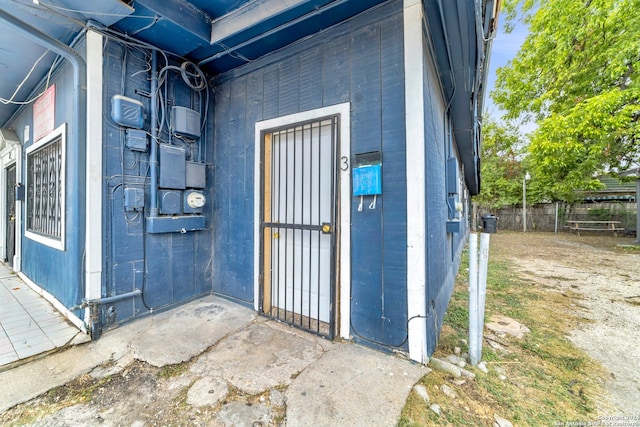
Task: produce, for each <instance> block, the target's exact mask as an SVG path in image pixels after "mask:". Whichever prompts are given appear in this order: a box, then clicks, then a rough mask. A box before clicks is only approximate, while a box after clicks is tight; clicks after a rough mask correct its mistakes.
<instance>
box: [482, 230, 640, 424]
mask: <svg viewBox="0 0 640 427" xmlns="http://www.w3.org/2000/svg"><path fill="white" fill-rule="evenodd" d="M634 240H635V239H633V238H624V237H614V236H603V235H601V234H600V235H591V236H586V235H583V236H580V237H578V236H576V235H569V234H567V233H560V234H557V235H554V234H553V233H527V234H526V235H523V233H517V232H500V233H498V234H495V235H493V237H492V245H491V250H492V251H493V250H500V251H507V252H508V258H509V259H510V260H511V261H512V262H513V263H514V264H515V265H516V266H517V269H518V270H519V273H520V274H521V276H522V277H523V278H525V279H526V280H530V281H531V282H532V284H533V283H535V284H537V285H539V286H544V287H546V288H548V289H550V290H556V291H558V292H565V291H567V290H571V291H573V292H575V293H577V294H578V295H580V298H579V299H578V300H575V301H573V303H571V305H570V306H569V307H567V310H571V311H572V312H574V313H575V314H577V315H578V316H579V317H580V318H582V319H584V322H580V324H579V325H577V327H576V328H575V329H574V330H573V331H572V332H571V335H570V336H569V338H570V339H571V341H572V342H573V343H574V344H575V345H576V346H577V347H579V348H581V349H583V350H584V351H586V352H587V353H588V354H589V355H590V356H591V357H592V358H593V359H595V360H597V361H599V362H600V363H601V364H602V365H603V366H604V367H605V368H606V369H607V370H608V371H609V372H610V377H609V379H608V380H607V381H606V384H605V389H606V390H607V392H608V394H609V396H603V399H608V400H610V402H611V404H613V405H614V406H615V407H616V408H617V409H618V411H619V413H620V414H622V415H627V416H640V399H638V396H640V250H638V249H635V250H632V249H630V248H624V245H632V244H633V241H634ZM573 292H572V294H573Z"/></svg>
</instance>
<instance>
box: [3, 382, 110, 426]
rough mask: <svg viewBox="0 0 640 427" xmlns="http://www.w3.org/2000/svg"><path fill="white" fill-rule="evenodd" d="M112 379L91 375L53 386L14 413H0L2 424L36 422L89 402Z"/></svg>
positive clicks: (12, 424)
mask: <svg viewBox="0 0 640 427" xmlns="http://www.w3.org/2000/svg"><path fill="white" fill-rule="evenodd" d="M109 381H111V377H105V378H103V379H101V380H96V379H94V378H92V377H91V376H89V375H83V376H81V377H78V378H76V379H75V380H73V381H71V382H70V383H68V384H65V385H63V386H60V387H56V388H53V389H51V390H49V391H47V392H46V393H44V394H43V395H41V396H40V397H38V398H36V399H34V400H33V401H30V402H27V403H23V404H21V405H18V406H17V407H16V408H14V410H13V412H12V414H11V415H10V416H9V414H8V413H5V414H0V425H3V426H7V427H13V426H23V425H30V424H34V423H35V422H36V421H38V420H40V419H42V418H45V417H47V416H49V415H51V414H54V413H56V412H58V411H60V410H61V409H63V408H67V407H70V406H74V405H79V404H86V403H89V402H90V401H91V399H92V397H93V394H94V392H95V391H96V390H97V389H98V388H99V387H101V386H103V385H104V384H106V383H108V382H109ZM3 415H4V416H3Z"/></svg>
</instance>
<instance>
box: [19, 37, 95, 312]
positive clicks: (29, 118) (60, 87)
mask: <svg viewBox="0 0 640 427" xmlns="http://www.w3.org/2000/svg"><path fill="white" fill-rule="evenodd" d="M84 43H85V42H84V40H82V41H80V43H79V44H78V46H76V48H75V49H76V50H77V51H78V53H80V54H81V55H82V56H84V55H85V45H84ZM50 83H51V84H55V85H56V89H55V119H54V128H58V127H59V126H60V125H62V124H63V123H66V124H67V128H66V158H65V159H66V165H65V168H66V171H65V176H66V179H65V193H66V194H65V196H66V202H65V203H66V206H65V217H66V229H65V230H64V232H63V237H64V240H65V250H64V251H61V250H58V249H54V248H52V247H49V246H46V245H43V244H41V243H39V242H36V241H34V240H31V239H30V238H27V237H24V232H25V229H26V209H25V205H26V203H23V204H22V211H21V212H20V215H22V218H23V222H22V230H19V232H20V233H22V236H23V238H22V253H21V259H22V261H21V268H22V272H23V273H24V274H25V276H27V277H28V278H29V279H31V280H32V281H33V282H34V283H35V284H36V285H38V286H40V287H41V288H43V289H45V290H46V291H47V292H49V293H50V294H52V295H53V296H54V297H55V298H56V299H57V300H58V301H60V302H61V303H62V304H64V305H65V306H67V307H71V306H73V305H76V304H79V303H80V302H81V299H82V298H83V297H84V287H83V279H84V278H83V275H82V254H83V251H84V216H83V213H82V212H80V211H78V210H77V209H74V208H73V206H74V204H76V203H79V204H80V205H81V206H84V205H83V203H84V202H83V201H84V190H83V188H84V178H83V176H82V175H81V172H83V171H84V168H85V162H84V156H83V154H84V136H83V135H81V138H82V141H81V145H80V147H81V153H82V155H81V156H80V158H79V159H78V161H79V163H77V162H76V161H75V159H74V156H73V152H74V151H75V150H76V148H77V147H78V145H77V144H78V141H77V135H75V134H74V120H75V115H74V105H75V95H74V87H73V67H72V66H71V65H70V64H69V63H68V62H67V61H62V65H61V68H60V69H59V70H58V71H56V72H54V73H53V77H52V80H51V82H50ZM42 89H44V88H41V89H40V90H42ZM7 125H8V126H10V127H12V128H14V129H15V130H16V134H17V135H18V137H19V138H20V140H21V142H22V144H23V145H22V158H23V160H26V149H27V148H28V147H30V146H31V145H32V144H33V143H34V142H35V141H34V139H33V138H34V122H33V105H32V104H30V105H27V106H25V107H24V108H22V109H21V111H20V113H18V115H17V116H16V118H15V119H14V120H13V121H12V122H11V123H8V124H7ZM25 126H29V129H30V130H29V140H28V141H24V140H23V137H24V129H25ZM79 126H80V129H81V130H82V129H84V128H83V127H86V123H84V122H83V123H80V124H79ZM26 169H27V167H26V161H25V162H24V163H23V172H22V176H17V177H16V178H17V181H18V182H19V183H22V184H23V185H25V184H26V174H27V171H26ZM27 191H29V190H28V189H27Z"/></svg>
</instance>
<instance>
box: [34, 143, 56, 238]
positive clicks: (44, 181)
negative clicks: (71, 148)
mask: <svg viewBox="0 0 640 427" xmlns="http://www.w3.org/2000/svg"><path fill="white" fill-rule="evenodd" d="M62 161H63V159H62V137H58V138H55V139H53V140H52V141H51V142H49V143H47V144H46V145H43V146H42V147H40V148H38V149H37V150H34V151H32V152H31V153H29V154H28V156H27V230H29V231H32V232H34V233H37V234H41V235H43V236H47V237H50V238H53V239H56V240H61V239H62V209H63V208H62V184H63V182H62V180H63V173H64V171H63V170H62Z"/></svg>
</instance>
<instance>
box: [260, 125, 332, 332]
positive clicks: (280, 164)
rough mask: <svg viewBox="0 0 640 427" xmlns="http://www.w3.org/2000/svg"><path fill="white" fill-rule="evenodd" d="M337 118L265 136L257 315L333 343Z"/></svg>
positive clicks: (273, 132) (285, 129) (281, 130)
mask: <svg viewBox="0 0 640 427" xmlns="http://www.w3.org/2000/svg"><path fill="white" fill-rule="evenodd" d="M337 129H338V117H337V116H334V117H329V118H327V119H321V120H318V121H313V122H307V123H298V124H295V125H292V126H289V127H286V128H284V129H279V130H274V131H272V132H271V133H268V134H266V135H265V137H264V140H263V143H264V150H263V158H262V164H263V170H262V176H263V197H264V199H263V204H262V224H261V226H262V227H261V232H262V233H261V234H262V244H261V247H262V262H261V277H262V286H261V311H262V313H263V314H265V315H267V316H270V317H273V318H276V319H278V320H280V321H284V322H286V323H289V324H292V325H294V326H296V327H298V328H301V329H305V330H308V331H311V332H314V333H316V334H318V335H322V336H325V337H328V338H330V339H331V338H333V335H334V328H335V314H334V313H335V311H334V307H335V304H334V300H335V296H336V291H335V286H336V284H335V271H336V268H335V253H336V247H335V235H336V230H335V224H336V204H335V198H336V184H337V182H336V153H337V149H338V140H337Z"/></svg>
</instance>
